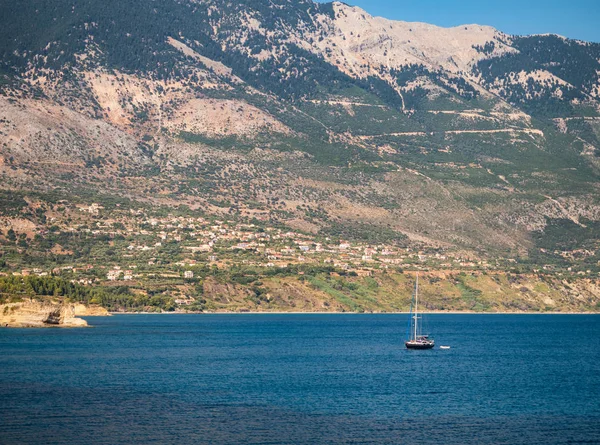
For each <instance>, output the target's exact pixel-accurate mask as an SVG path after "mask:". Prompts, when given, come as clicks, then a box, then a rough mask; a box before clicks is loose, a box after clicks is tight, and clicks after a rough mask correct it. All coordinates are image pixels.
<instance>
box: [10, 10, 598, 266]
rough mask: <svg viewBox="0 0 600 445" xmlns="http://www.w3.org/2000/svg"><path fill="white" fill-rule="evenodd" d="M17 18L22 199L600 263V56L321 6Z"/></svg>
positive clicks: (469, 28) (13, 29)
mask: <svg viewBox="0 0 600 445" xmlns="http://www.w3.org/2000/svg"><path fill="white" fill-rule="evenodd" d="M0 13H1V14H0V17H2V19H1V20H2V26H0V91H1V94H0V174H1V175H2V179H1V182H2V184H3V187H4V188H6V189H9V190H16V189H19V190H21V191H28V190H31V191H36V192H38V193H50V192H52V193H55V192H59V193H63V194H64V196H70V195H78V196H90V194H92V195H93V194H103V195H116V196H124V197H128V198H131V199H133V200H138V201H144V202H149V203H153V204H156V205H158V204H164V205H167V206H177V205H180V204H184V205H187V206H189V207H190V209H192V210H201V211H204V212H208V213H217V214H219V213H224V214H225V213H226V214H234V215H239V216H240V217H244V218H260V219H263V220H267V221H270V222H271V223H274V224H284V225H287V226H289V227H295V228H296V229H299V230H304V231H307V232H310V233H315V234H322V235H327V234H331V233H338V234H339V233H342V234H344V236H359V237H360V236H361V235H360V233H361V231H360V230H355V229H356V227H365V226H366V227H369V230H372V231H393V232H394V233H396V234H397V239H398V241H399V242H417V243H425V244H426V245H429V246H446V247H447V246H453V247H456V248H459V249H468V250H470V251H474V252H477V254H478V255H480V256H495V255H499V254H502V255H511V256H515V257H519V258H530V259H532V260H533V261H536V262H540V263H547V262H550V261H553V259H555V258H562V257H564V252H566V251H568V252H572V251H579V250H581V251H591V252H595V251H597V247H598V233H600V232H598V230H597V229H598V227H600V203H599V200H598V196H599V195H598V191H599V185H600V182H599V173H600V170H599V168H600V157H599V156H600V142H599V140H600V139H599V138H600V96H599V95H600V45H598V44H592V43H586V42H580V41H574V40H569V39H565V38H562V37H558V36H552V35H547V36H529V37H520V36H510V35H506V34H504V33H502V32H500V31H497V30H495V29H492V28H490V27H486V26H479V25H466V26H461V27H457V28H451V29H444V28H439V27H436V26H433V25H427V24H423V23H407V22H396V21H390V20H386V19H383V18H377V17H372V16H370V15H369V14H367V13H366V12H365V11H363V10H361V9H359V8H356V7H351V6H348V5H345V4H343V3H339V2H334V3H330V4H316V3H313V2H312V1H310V0H293V1H289V0H271V1H263V0H245V1H238V2H226V1H224V0H166V1H161V2H156V1H151V0H121V1H118V2H117V1H114V0H107V1H104V2H96V1H93V0H79V1H74V0H23V1H21V2H18V3H14V2H3V3H2V4H0ZM561 255H562V256H561ZM590 258H591V260H590V261H591V262H590V264H595V263H594V262H593V261H592V260H593V259H594V258H595V257H594V256H593V254H592V255H591V257H590ZM594 261H595V260H594Z"/></svg>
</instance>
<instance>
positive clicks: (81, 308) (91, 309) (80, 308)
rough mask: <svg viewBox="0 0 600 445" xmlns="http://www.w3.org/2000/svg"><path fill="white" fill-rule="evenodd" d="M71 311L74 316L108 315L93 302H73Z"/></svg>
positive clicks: (108, 314)
mask: <svg viewBox="0 0 600 445" xmlns="http://www.w3.org/2000/svg"><path fill="white" fill-rule="evenodd" d="M73 311H74V314H75V316H76V317H108V316H110V313H109V312H108V311H107V310H106V309H105V308H103V307H102V306H98V305H95V304H92V305H89V306H86V305H85V304H81V303H75V304H74V305H73Z"/></svg>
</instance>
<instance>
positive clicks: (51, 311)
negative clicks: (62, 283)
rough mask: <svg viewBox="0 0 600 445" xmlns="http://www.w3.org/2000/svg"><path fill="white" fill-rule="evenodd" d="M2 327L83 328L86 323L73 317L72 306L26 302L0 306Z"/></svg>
mask: <svg viewBox="0 0 600 445" xmlns="http://www.w3.org/2000/svg"><path fill="white" fill-rule="evenodd" d="M0 325H1V326H3V327H19V328H28V327H32V328H42V327H84V326H87V325H88V324H87V322H86V321H85V320H83V319H81V318H77V317H76V316H75V310H74V306H73V305H72V304H63V303H54V302H38V301H26V302H19V303H8V304H3V305H0Z"/></svg>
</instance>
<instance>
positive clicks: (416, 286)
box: [414, 273, 419, 341]
mask: <svg viewBox="0 0 600 445" xmlns="http://www.w3.org/2000/svg"><path fill="white" fill-rule="evenodd" d="M418 322H419V274H418V273H417V282H416V283H415V336H414V340H415V341H416V340H417V323H418Z"/></svg>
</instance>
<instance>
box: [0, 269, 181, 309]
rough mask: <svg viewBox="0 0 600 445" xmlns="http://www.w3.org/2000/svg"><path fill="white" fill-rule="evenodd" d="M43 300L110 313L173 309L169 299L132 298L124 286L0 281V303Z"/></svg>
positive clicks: (47, 279) (51, 279)
mask: <svg viewBox="0 0 600 445" xmlns="http://www.w3.org/2000/svg"><path fill="white" fill-rule="evenodd" d="M44 297H52V298H60V299H66V300H67V301H70V302H77V303H84V304H99V305H101V306H103V307H105V308H107V309H109V310H147V309H148V307H154V308H156V309H161V310H167V311H170V310H174V309H175V303H174V302H173V300H172V298H170V297H168V296H165V295H145V294H134V293H132V292H131V290H130V289H129V288H128V287H126V286H117V287H111V288H106V287H89V286H82V285H80V284H77V283H71V282H70V281H67V280H65V279H62V278H57V277H50V276H48V277H38V276H14V275H12V276H3V277H0V302H11V301H19V300H23V299H44Z"/></svg>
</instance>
